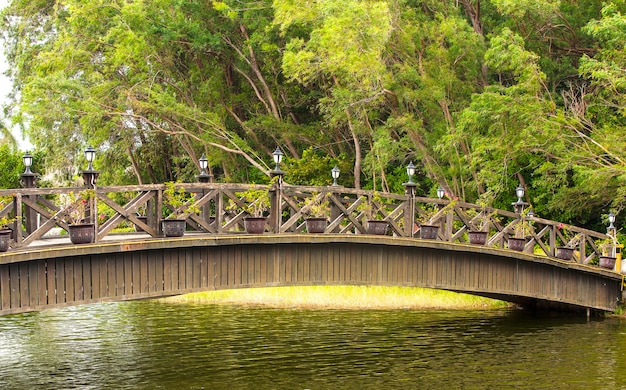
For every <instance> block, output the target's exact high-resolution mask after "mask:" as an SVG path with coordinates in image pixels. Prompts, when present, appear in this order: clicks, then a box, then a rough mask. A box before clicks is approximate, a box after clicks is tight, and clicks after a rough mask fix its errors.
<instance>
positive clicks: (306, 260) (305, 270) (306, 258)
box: [298, 246, 311, 282]
mask: <svg viewBox="0 0 626 390" xmlns="http://www.w3.org/2000/svg"><path fill="white" fill-rule="evenodd" d="M298 249H299V253H298V256H299V257H300V258H301V259H302V263H301V264H302V271H301V272H298V274H299V275H298V282H304V281H308V280H311V252H310V251H309V250H307V248H304V247H301V246H300V247H299V248H298ZM298 268H299V267H298Z"/></svg>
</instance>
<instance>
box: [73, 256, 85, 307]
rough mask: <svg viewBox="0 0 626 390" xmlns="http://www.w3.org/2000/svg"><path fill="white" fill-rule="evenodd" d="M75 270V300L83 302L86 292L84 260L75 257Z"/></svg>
mask: <svg viewBox="0 0 626 390" xmlns="http://www.w3.org/2000/svg"><path fill="white" fill-rule="evenodd" d="M73 268H74V300H75V301H82V300H84V299H85V294H84V292H85V290H84V288H83V258H82V257H75V258H74V261H73Z"/></svg>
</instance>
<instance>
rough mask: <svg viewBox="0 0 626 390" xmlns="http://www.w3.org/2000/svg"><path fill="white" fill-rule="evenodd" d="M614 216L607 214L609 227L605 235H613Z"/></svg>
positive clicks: (611, 213)
mask: <svg viewBox="0 0 626 390" xmlns="http://www.w3.org/2000/svg"><path fill="white" fill-rule="evenodd" d="M614 223H615V214H614V213H613V212H610V213H609V227H608V228H607V229H606V233H607V234H609V235H614V234H615V225H613V224H614Z"/></svg>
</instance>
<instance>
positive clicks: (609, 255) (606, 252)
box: [596, 236, 617, 270]
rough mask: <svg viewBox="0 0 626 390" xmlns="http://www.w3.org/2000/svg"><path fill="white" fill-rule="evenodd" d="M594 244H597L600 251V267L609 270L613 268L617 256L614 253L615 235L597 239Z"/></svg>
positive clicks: (615, 245)
mask: <svg viewBox="0 0 626 390" xmlns="http://www.w3.org/2000/svg"><path fill="white" fill-rule="evenodd" d="M596 245H598V248H599V249H600V251H601V255H600V263H599V265H600V267H601V268H604V269H610V270H612V269H613V268H615V262H616V260H617V256H616V255H615V248H616V247H617V240H616V239H615V237H611V236H609V238H605V239H604V240H600V241H598V242H597V243H596Z"/></svg>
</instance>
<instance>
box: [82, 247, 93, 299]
mask: <svg viewBox="0 0 626 390" xmlns="http://www.w3.org/2000/svg"><path fill="white" fill-rule="evenodd" d="M91 261H92V256H85V257H84V261H83V273H82V280H83V299H87V300H90V299H92V294H93V292H92V291H93V279H92V277H91Z"/></svg>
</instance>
